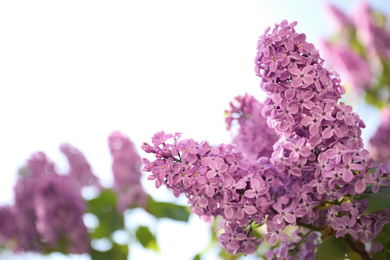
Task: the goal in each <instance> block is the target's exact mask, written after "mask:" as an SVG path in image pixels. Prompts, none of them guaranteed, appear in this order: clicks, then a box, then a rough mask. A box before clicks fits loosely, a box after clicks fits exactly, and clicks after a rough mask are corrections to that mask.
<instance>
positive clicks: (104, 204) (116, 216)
mask: <svg viewBox="0 0 390 260" xmlns="http://www.w3.org/2000/svg"><path fill="white" fill-rule="evenodd" d="M116 203H117V195H116V193H115V192H114V191H113V190H111V189H106V190H103V191H102V192H101V194H100V196H99V197H97V198H95V199H92V200H89V201H87V206H88V208H87V211H88V213H92V214H94V215H95V216H96V217H97V218H98V219H99V226H98V227H97V228H96V229H95V230H94V231H93V232H92V233H91V236H92V238H103V237H110V236H111V234H112V233H113V232H115V231H116V230H119V229H123V227H124V217H123V215H121V214H120V213H118V212H117V210H116Z"/></svg>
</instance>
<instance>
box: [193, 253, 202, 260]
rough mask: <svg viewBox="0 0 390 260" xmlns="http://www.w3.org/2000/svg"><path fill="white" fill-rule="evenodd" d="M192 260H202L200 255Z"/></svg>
mask: <svg viewBox="0 0 390 260" xmlns="http://www.w3.org/2000/svg"><path fill="white" fill-rule="evenodd" d="M192 260H200V254H197V255H196V256H194V258H192Z"/></svg>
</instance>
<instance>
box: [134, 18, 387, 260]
mask: <svg viewBox="0 0 390 260" xmlns="http://www.w3.org/2000/svg"><path fill="white" fill-rule="evenodd" d="M296 24H297V23H296V22H294V23H288V22H287V21H285V20H284V21H282V22H281V23H280V24H276V25H275V27H274V29H273V30H270V28H267V29H266V31H265V33H264V35H262V36H261V37H260V39H259V42H258V52H257V55H256V58H255V64H256V67H255V72H256V74H257V75H258V76H259V77H260V78H261V84H260V86H261V89H262V90H263V91H264V92H266V93H267V99H266V100H265V102H264V108H263V109H262V115H263V116H264V117H265V118H266V122H267V124H268V127H270V128H272V129H274V130H275V131H276V132H277V133H278V139H277V140H276V142H275V143H274V144H273V152H272V154H271V155H270V156H269V157H260V158H258V159H257V158H256V156H255V157H253V154H252V155H250V156H252V158H250V157H249V158H248V157H247V156H245V155H244V154H243V153H242V152H241V151H240V149H242V150H243V152H245V153H248V152H247V150H245V149H252V148H250V146H248V145H246V146H244V147H243V146H241V147H240V145H238V146H237V147H236V146H234V145H226V144H220V145H218V146H211V145H210V144H209V143H208V142H205V141H204V142H201V143H198V142H195V141H194V140H192V139H186V140H180V134H178V133H176V134H174V135H173V134H165V133H164V132H159V133H157V134H155V135H154V136H153V138H152V145H149V144H148V143H144V144H143V146H142V148H143V150H144V151H145V152H147V153H152V154H154V156H155V160H154V161H149V160H148V159H143V162H144V164H145V167H144V170H145V171H147V172H151V175H150V176H149V177H148V179H149V180H154V181H155V184H156V188H158V187H160V186H161V185H166V186H167V187H168V188H169V189H171V190H172V191H173V194H174V195H175V196H179V195H180V194H181V193H184V194H185V195H186V196H187V198H188V202H189V204H190V207H191V210H192V212H193V213H195V214H197V215H198V216H200V217H202V218H203V219H210V218H216V217H217V216H220V217H221V219H222V221H221V227H222V229H223V230H224V233H223V234H222V235H221V236H220V240H221V245H222V246H223V248H225V249H226V250H227V252H229V253H233V254H237V253H238V252H242V253H244V254H245V255H246V254H252V253H253V252H254V251H255V249H256V248H257V246H258V245H259V244H260V243H261V242H262V241H263V238H258V237H256V236H255V235H254V234H255V227H258V226H263V225H264V226H265V227H266V234H265V238H266V240H267V242H268V244H269V246H271V247H273V248H274V249H273V250H272V251H269V252H267V257H269V258H275V259H286V258H288V259H296V257H297V256H299V257H300V259H312V258H313V256H314V252H315V250H316V247H317V246H318V241H317V240H316V238H319V237H320V236H319V235H320V234H321V236H322V238H326V237H328V236H330V235H335V236H336V237H343V238H345V239H346V241H348V244H350V246H351V247H352V248H357V247H356V246H354V245H357V244H358V245H360V244H359V243H366V242H368V241H370V240H372V239H373V238H375V237H376V236H377V234H378V233H379V232H380V231H381V229H382V227H383V225H384V224H386V223H389V219H388V217H387V216H386V215H385V214H384V212H383V211H377V212H372V213H369V214H364V213H365V210H366V208H367V206H368V203H367V201H365V200H355V199H354V198H355V196H357V195H359V194H362V193H363V192H364V191H365V190H366V187H367V185H371V184H374V183H375V182H378V180H379V182H380V184H381V185H383V186H386V185H389V183H388V182H387V181H383V182H382V179H388V176H389V171H388V169H385V170H383V169H384V168H383V166H380V167H379V169H382V170H377V171H376V172H378V173H370V169H372V168H374V167H376V166H375V165H374V162H373V160H372V159H371V158H370V157H369V153H368V151H367V150H365V149H364V147H363V142H362V139H361V128H364V127H365V125H364V123H363V121H362V120H361V119H360V118H359V115H358V114H356V113H355V112H353V110H352V107H350V106H348V105H346V104H344V103H342V102H339V99H340V97H341V95H342V94H344V93H345V89H344V87H343V86H341V85H340V78H339V76H338V74H337V73H335V72H330V71H328V70H327V69H325V68H324V67H323V62H324V61H323V59H321V57H320V55H319V52H318V50H317V49H316V48H315V46H314V45H313V44H311V43H308V42H306V36H305V34H300V33H297V32H296V31H295V29H294V27H295V26H296ZM248 99H249V98H248V97H246V99H245V98H244V99H241V100H239V101H240V103H241V104H240V105H241V106H243V104H245V102H246V101H247V100H248ZM242 100H244V101H242ZM249 100H250V99H249ZM238 107H239V106H238ZM244 107H245V106H244ZM240 109H242V108H239V109H237V108H235V107H234V106H233V108H232V111H233V112H232V114H233V113H234V111H239V110H240ZM243 114H245V113H243ZM232 118H233V117H230V118H228V123H229V122H231V121H232ZM239 118H240V119H238V120H242V118H241V117H239ZM264 121H265V119H264ZM264 121H263V122H264ZM241 126H244V127H245V125H244V124H242V123H241ZM264 129H268V128H264ZM253 130H255V131H256V132H260V131H261V129H253ZM266 131H267V130H266ZM252 134H254V133H252ZM239 135H240V133H239ZM260 139H261V138H260ZM259 142H260V143H259V145H260V144H261V140H259ZM254 146H255V145H254ZM249 154H251V153H249ZM253 158H254V159H255V160H251V159H253ZM256 159H257V160H256ZM375 174H376V175H375ZM375 179H377V181H375ZM374 192H377V190H376V189H375V190H374ZM287 227H295V228H298V229H297V230H296V231H295V232H294V233H293V234H292V237H290V236H288V235H287V234H286V233H285V230H286V228H287ZM276 245H278V246H277V247H275V246H276ZM358 253H359V254H360V255H361V257H362V258H364V259H367V257H368V255H367V252H366V251H365V250H364V248H363V250H359V251H358Z"/></svg>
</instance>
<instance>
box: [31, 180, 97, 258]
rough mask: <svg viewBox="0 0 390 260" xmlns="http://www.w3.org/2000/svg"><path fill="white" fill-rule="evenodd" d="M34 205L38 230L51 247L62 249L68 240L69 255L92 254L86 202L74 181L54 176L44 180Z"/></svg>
mask: <svg viewBox="0 0 390 260" xmlns="http://www.w3.org/2000/svg"><path fill="white" fill-rule="evenodd" d="M34 206H35V212H36V215H37V219H36V227H37V230H38V232H39V234H40V235H41V237H42V239H43V240H44V241H45V243H46V244H47V245H48V246H49V247H51V248H53V249H60V247H61V246H64V245H63V244H62V243H64V241H65V246H66V248H67V249H68V251H69V252H70V253H73V254H81V253H85V252H88V251H89V248H90V242H89V238H88V233H87V228H86V227H85V225H84V222H83V214H84V212H85V202H84V200H83V198H82V197H81V193H80V190H79V188H78V187H77V186H76V185H75V184H74V182H73V180H72V179H70V178H69V177H68V176H59V175H54V174H53V175H51V176H48V177H47V178H44V179H42V180H41V181H40V183H39V184H38V186H37V190H36V192H35V196H34Z"/></svg>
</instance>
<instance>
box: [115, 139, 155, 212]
mask: <svg viewBox="0 0 390 260" xmlns="http://www.w3.org/2000/svg"><path fill="white" fill-rule="evenodd" d="M108 146H109V148H110V152H111V155H112V158H113V162H112V172H113V174H114V189H115V191H116V192H117V194H118V196H119V201H118V205H117V207H118V211H119V212H122V213H123V212H124V211H125V210H126V209H128V208H130V207H132V206H135V205H137V206H140V207H144V206H145V204H146V200H147V198H148V195H147V194H146V193H145V191H144V188H143V187H142V184H141V171H140V161H141V159H140V157H139V155H138V153H137V151H136V150H135V147H134V144H133V143H132V142H131V141H130V139H129V138H128V137H127V136H126V135H124V134H122V133H120V132H113V133H111V135H110V136H109V137H108Z"/></svg>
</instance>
